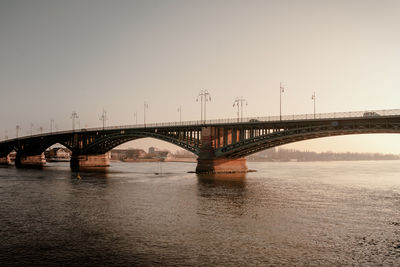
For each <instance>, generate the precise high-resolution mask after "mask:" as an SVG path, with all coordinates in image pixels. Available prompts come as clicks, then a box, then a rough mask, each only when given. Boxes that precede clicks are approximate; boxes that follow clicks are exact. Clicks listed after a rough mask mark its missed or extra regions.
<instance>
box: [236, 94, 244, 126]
mask: <svg viewBox="0 0 400 267" xmlns="http://www.w3.org/2000/svg"><path fill="white" fill-rule="evenodd" d="M243 103H246V106H247V100H246V99H244V98H243V96H241V97H240V98H239V97H237V98H236V99H235V101H234V102H233V107H235V105H236V106H237V119H238V122H239V107H240V109H241V116H240V118H241V121H243Z"/></svg>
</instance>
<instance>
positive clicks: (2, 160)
mask: <svg viewBox="0 0 400 267" xmlns="http://www.w3.org/2000/svg"><path fill="white" fill-rule="evenodd" d="M10 164H11V159H10V156H9V155H7V156H6V157H2V158H0V165H10Z"/></svg>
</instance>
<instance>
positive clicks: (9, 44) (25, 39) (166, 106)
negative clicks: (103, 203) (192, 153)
mask: <svg viewBox="0 0 400 267" xmlns="http://www.w3.org/2000/svg"><path fill="white" fill-rule="evenodd" d="M399 14H400V1H384V0H383V1H382V0H379V1H378V0H376V1H368V0H360V1H349V0H345V1H339V0H334V1H321V0H318V1H301V0H297V1H295V0H293V1H282V0H280V1H267V0H265V1H244V0H243V1H233V0H229V1H222V0H213V1H204V0H201V1H200V0H199V1H190V0H189V1H186V0H185V1H166V0H160V1H151V0H146V1H122V0H114V1H106V0H105V1H101V0H93V1H88V0H86V1H85V0H77V1H73V0H68V1H61V0H58V1H55V0H26V1H20V0H0V93H1V95H0V121H1V125H0V140H2V139H4V136H5V134H6V131H7V134H8V135H9V137H14V136H15V126H16V125H17V124H19V125H20V126H21V127H22V131H23V134H26V133H27V131H30V123H33V124H34V128H35V131H36V132H38V128H39V127H40V126H42V127H44V129H45V131H49V126H50V119H54V120H55V123H56V124H57V126H58V129H60V130H61V129H71V127H72V123H71V119H70V116H71V112H72V111H73V110H76V112H77V113H78V115H79V117H80V125H81V127H98V126H100V125H101V121H100V120H99V117H100V115H101V111H102V108H105V109H106V110H107V112H108V117H109V121H108V122H107V124H108V125H123V124H134V123H135V119H134V115H133V114H134V113H135V112H137V113H138V122H139V123H143V102H144V101H146V102H147V103H148V105H149V109H148V110H147V122H166V121H178V120H179V113H178V112H177V109H178V107H179V106H180V105H181V106H182V117H183V120H197V119H199V118H200V104H199V102H196V97H197V95H198V93H199V91H200V90H201V89H207V90H209V92H210V93H211V96H212V101H211V102H210V103H209V104H208V105H207V118H210V119H213V118H231V117H235V116H236V110H235V109H234V108H233V107H232V104H233V101H234V99H235V98H236V97H238V96H243V97H244V98H246V99H247V101H248V103H249V105H248V106H247V107H246V108H245V110H244V113H245V114H244V115H245V116H246V117H247V116H267V115H278V114H279V83H280V82H283V84H284V85H285V87H286V90H285V92H284V94H283V99H282V105H283V108H282V112H283V114H284V115H285V114H300V113H312V112H313V103H312V100H311V95H312V92H313V91H315V92H316V97H317V100H316V106H317V112H339V111H357V110H374V109H397V108H400V103H399V100H400V16H399ZM152 143H153V141H152V142H149V141H147V142H144V141H135V142H133V143H130V144H126V146H131V147H147V146H148V145H149V144H152ZM156 144H162V143H158V142H157V143H156ZM166 147H168V148H172V149H173V150H174V149H176V147H174V146H172V145H168V146H166ZM286 147H293V148H299V149H308V150H313V151H327V150H331V151H360V152H363V151H369V152H384V153H386V152H388V153H400V135H363V136H360V135H357V136H347V137H335V138H324V139H318V140H312V141H305V142H299V143H295V144H292V145H288V146H286Z"/></svg>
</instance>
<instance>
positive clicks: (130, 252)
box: [0, 161, 400, 266]
mask: <svg viewBox="0 0 400 267" xmlns="http://www.w3.org/2000/svg"><path fill="white" fill-rule="evenodd" d="M195 166H196V165H195V164H193V163H172V162H170V163H161V164H160V163H157V162H153V163H151V162H150V163H112V167H111V168H109V170H108V171H107V172H104V171H102V172H82V173H79V176H80V177H81V179H77V174H76V173H72V172H71V171H70V169H69V166H68V163H48V164H47V166H46V167H45V168H44V169H43V170H37V169H16V168H14V167H13V166H11V167H0V214H1V216H0V240H1V242H0V263H1V265H2V266H7V265H24V266H33V265H36V266H37V265H40V266H45V265H76V266H77V265H79V266H85V265H91V266H93V265H102V266H104V265H107V266H121V265H125V266H127V265H129V266H143V265H144V266H149V265H151V266H154V265H162V266H177V265H178V266H182V265H184V266H193V265H194V266H200V265H204V266H265V265H284V266H303V265H307V266H309V265H313V266H327V265H329V266H331V265H356V266H368V265H370V266H376V265H385V266H398V265H399V264H400V161H354V162H309V163H300V162H288V163H282V162H280V163H268V162H265V163H255V162H248V166H249V168H250V169H255V170H257V172H251V173H247V174H246V177H214V178H210V177H207V176H206V177H200V176H197V175H196V174H194V173H188V172H189V171H193V170H194V169H195Z"/></svg>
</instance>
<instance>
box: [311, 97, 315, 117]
mask: <svg viewBox="0 0 400 267" xmlns="http://www.w3.org/2000/svg"><path fill="white" fill-rule="evenodd" d="M311 99H312V100H313V101H314V120H315V92H314V93H313V94H312V96H311Z"/></svg>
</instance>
